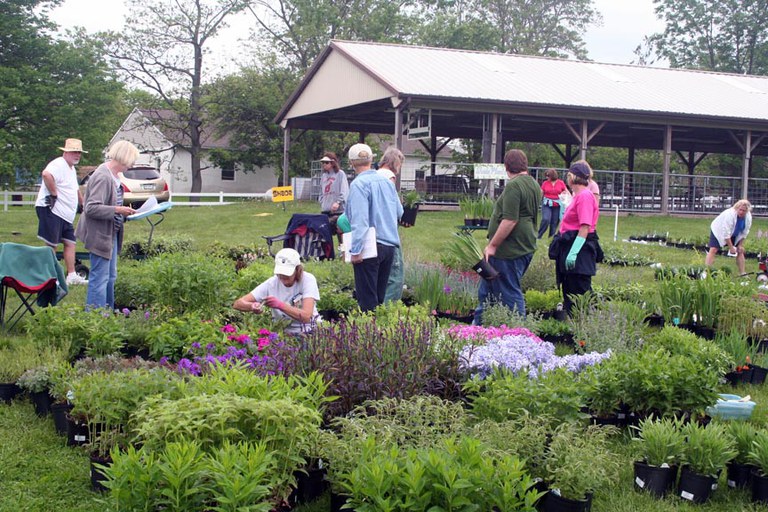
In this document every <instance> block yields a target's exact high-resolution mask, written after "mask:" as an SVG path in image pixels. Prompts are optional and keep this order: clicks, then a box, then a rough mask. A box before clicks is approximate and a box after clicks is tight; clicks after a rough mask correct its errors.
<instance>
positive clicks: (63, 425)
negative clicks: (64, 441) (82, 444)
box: [51, 402, 72, 436]
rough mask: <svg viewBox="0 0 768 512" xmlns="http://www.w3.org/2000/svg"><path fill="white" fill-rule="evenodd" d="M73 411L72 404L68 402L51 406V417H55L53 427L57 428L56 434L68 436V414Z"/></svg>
mask: <svg viewBox="0 0 768 512" xmlns="http://www.w3.org/2000/svg"><path fill="white" fill-rule="evenodd" d="M71 410H72V404H70V403H68V402H58V403H54V404H51V416H52V417H53V426H54V427H56V433H58V434H61V435H63V436H65V435H67V414H68V413H69V411H71Z"/></svg>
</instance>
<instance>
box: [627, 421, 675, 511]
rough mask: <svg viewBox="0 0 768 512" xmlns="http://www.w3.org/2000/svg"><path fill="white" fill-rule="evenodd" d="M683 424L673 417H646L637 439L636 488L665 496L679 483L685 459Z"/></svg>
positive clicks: (638, 431) (638, 430) (638, 429)
mask: <svg viewBox="0 0 768 512" xmlns="http://www.w3.org/2000/svg"><path fill="white" fill-rule="evenodd" d="M681 427H682V422H681V421H680V420H675V419H670V418H662V419H657V418H653V417H650V418H646V419H644V420H643V421H641V422H640V425H639V426H638V427H637V436H636V437H634V438H633V441H634V442H635V443H636V446H637V448H638V450H637V452H638V456H639V459H640V460H636V461H635V462H634V475H635V480H634V482H635V486H636V487H637V488H638V489H644V490H647V491H648V492H650V493H651V494H652V495H654V496H658V497H661V496H663V495H664V494H666V492H667V491H669V490H671V489H672V488H673V487H674V484H675V478H676V476H677V469H678V466H679V464H680V461H681V460H682V458H683V452H684V445H685V437H684V436H683V433H682V431H681Z"/></svg>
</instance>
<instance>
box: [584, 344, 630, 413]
mask: <svg viewBox="0 0 768 512" xmlns="http://www.w3.org/2000/svg"><path fill="white" fill-rule="evenodd" d="M583 385H584V390H585V391H584V392H585V395H586V400H587V407H588V408H589V413H590V414H591V416H592V417H591V419H590V421H591V422H592V423H593V424H595V425H615V426H622V422H621V421H620V418H619V415H618V412H619V406H620V405H621V399H622V396H623V395H624V375H623V374H622V373H621V372H620V371H619V366H618V365H615V364H611V360H610V359H609V360H607V361H604V362H603V363H602V364H599V365H595V366H591V367H589V368H587V369H586V370H585V371H584V373H583Z"/></svg>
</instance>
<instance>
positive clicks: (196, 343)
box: [192, 341, 200, 350]
mask: <svg viewBox="0 0 768 512" xmlns="http://www.w3.org/2000/svg"><path fill="white" fill-rule="evenodd" d="M192 348H193V349H195V350H197V349H199V348H200V343H199V342H197V341H195V342H193V343H192Z"/></svg>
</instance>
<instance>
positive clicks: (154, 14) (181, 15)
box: [102, 0, 248, 192]
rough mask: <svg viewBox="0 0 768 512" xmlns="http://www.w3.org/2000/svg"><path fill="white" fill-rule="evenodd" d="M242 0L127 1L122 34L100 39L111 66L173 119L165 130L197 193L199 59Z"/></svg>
mask: <svg viewBox="0 0 768 512" xmlns="http://www.w3.org/2000/svg"><path fill="white" fill-rule="evenodd" d="M247 4H248V0H148V1H147V0H131V2H130V13H131V14H130V15H129V16H128V19H127V20H126V24H125V26H126V28H125V31H124V32H123V33H121V34H117V33H108V34H103V35H102V37H103V39H104V41H105V42H106V44H107V54H108V56H109V57H110V58H111V59H112V63H113V65H114V66H115V68H116V69H117V70H118V71H119V72H120V73H121V74H123V75H124V76H125V77H127V79H128V80H129V81H130V82H131V83H132V84H136V85H138V86H140V87H142V88H145V89H147V90H149V91H152V92H153V93H154V94H156V95H157V97H158V99H159V101H160V102H161V104H162V106H163V107H165V108H167V109H170V110H172V111H173V112H174V113H175V114H176V116H175V117H174V118H173V119H169V120H168V121H166V122H167V123H168V124H169V126H167V127H166V128H168V129H170V130H174V131H178V132H179V133H181V134H183V138H184V139H185V141H184V142H185V145H186V143H188V147H187V149H188V150H189V152H190V154H191V169H192V186H191V190H190V191H191V192H200V190H201V189H202V183H203V182H202V176H201V174H200V157H201V155H200V152H201V146H202V142H201V134H202V132H203V124H204V122H205V118H206V115H205V101H204V97H203V94H202V93H203V60H204V58H205V56H206V52H207V48H208V43H209V41H210V40H211V39H213V38H214V37H216V35H217V34H219V33H220V31H221V30H222V29H224V28H225V27H226V19H227V18H228V17H229V16H230V15H232V14H236V13H238V12H240V11H242V10H243V9H245V8H246V6H247Z"/></svg>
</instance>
